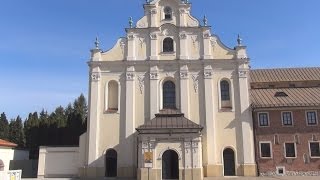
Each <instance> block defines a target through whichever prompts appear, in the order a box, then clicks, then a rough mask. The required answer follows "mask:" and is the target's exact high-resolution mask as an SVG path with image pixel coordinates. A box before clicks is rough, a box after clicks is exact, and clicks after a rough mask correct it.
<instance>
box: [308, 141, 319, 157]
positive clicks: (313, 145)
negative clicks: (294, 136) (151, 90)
mask: <svg viewBox="0 0 320 180" xmlns="http://www.w3.org/2000/svg"><path fill="white" fill-rule="evenodd" d="M309 148H310V157H317V158H320V142H309Z"/></svg>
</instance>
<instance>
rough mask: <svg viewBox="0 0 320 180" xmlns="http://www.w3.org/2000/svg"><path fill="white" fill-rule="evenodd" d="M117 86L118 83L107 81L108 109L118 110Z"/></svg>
mask: <svg viewBox="0 0 320 180" xmlns="http://www.w3.org/2000/svg"><path fill="white" fill-rule="evenodd" d="M118 90H119V87H118V83H117V82H116V81H114V80H112V81H110V82H109V83H108V109H107V110H108V111H109V112H116V111H118V107H119V105H118V103H119V102H118V96H119V92H118Z"/></svg>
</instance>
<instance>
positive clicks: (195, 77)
mask: <svg viewBox="0 0 320 180" xmlns="http://www.w3.org/2000/svg"><path fill="white" fill-rule="evenodd" d="M198 77H199V75H198V74H193V75H192V80H193V88H194V92H195V93H198V90H199V80H198Z"/></svg>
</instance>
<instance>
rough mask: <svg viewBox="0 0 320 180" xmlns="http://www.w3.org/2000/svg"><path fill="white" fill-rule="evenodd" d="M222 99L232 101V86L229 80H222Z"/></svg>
mask: <svg viewBox="0 0 320 180" xmlns="http://www.w3.org/2000/svg"><path fill="white" fill-rule="evenodd" d="M220 89H221V101H230V86H229V82H228V81H226V80H223V81H221V82H220Z"/></svg>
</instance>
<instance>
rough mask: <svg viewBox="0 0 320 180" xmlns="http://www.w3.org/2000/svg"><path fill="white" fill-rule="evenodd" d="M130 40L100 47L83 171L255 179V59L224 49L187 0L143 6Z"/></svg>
mask: <svg viewBox="0 0 320 180" xmlns="http://www.w3.org/2000/svg"><path fill="white" fill-rule="evenodd" d="M143 7H144V16H143V17H142V18H141V19H140V20H138V21H137V23H136V25H134V24H133V21H132V19H130V22H129V27H128V28H126V29H125V30H126V37H124V38H119V40H118V41H117V42H116V44H115V45H114V47H113V48H111V49H110V50H108V51H102V50H101V49H100V48H99V42H98V41H96V48H94V49H92V50H91V60H90V62H88V64H89V69H90V72H89V76H90V86H89V115H88V130H87V133H85V134H84V135H82V136H81V137H80V140H81V141H80V142H81V143H80V157H81V158H82V160H81V161H82V165H81V168H80V170H79V171H80V172H79V174H80V176H81V177H128V178H137V179H139V180H147V179H153V180H161V179H181V180H182V179H183V180H188V179H196V180H200V179H203V177H208V176H209V177H210V176H234V175H236V176H256V175H257V167H256V163H255V151H254V137H253V122H252V114H251V112H250V102H249V80H248V75H249V68H250V59H249V58H248V55H247V53H246V47H245V46H243V45H242V43H241V39H240V37H239V38H238V44H237V46H236V47H234V48H230V47H227V46H225V45H224V44H223V43H222V42H221V41H220V39H219V37H218V36H217V35H215V34H212V32H211V27H210V26H209V25H208V23H207V19H206V17H204V19H203V22H199V21H198V20H197V19H196V18H195V17H193V16H192V15H191V13H190V12H191V4H190V3H189V2H188V1H187V0H153V1H147V2H146V4H144V6H143Z"/></svg>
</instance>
